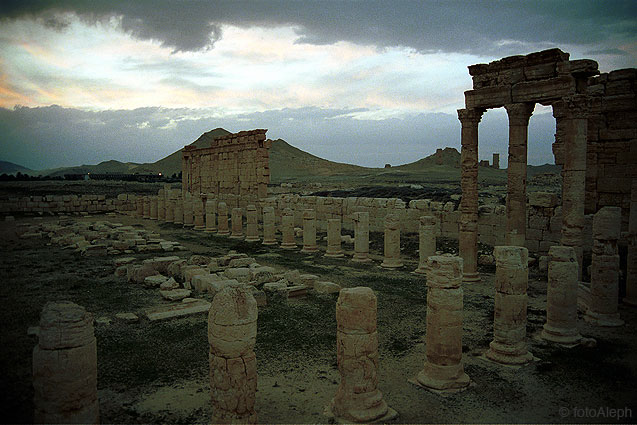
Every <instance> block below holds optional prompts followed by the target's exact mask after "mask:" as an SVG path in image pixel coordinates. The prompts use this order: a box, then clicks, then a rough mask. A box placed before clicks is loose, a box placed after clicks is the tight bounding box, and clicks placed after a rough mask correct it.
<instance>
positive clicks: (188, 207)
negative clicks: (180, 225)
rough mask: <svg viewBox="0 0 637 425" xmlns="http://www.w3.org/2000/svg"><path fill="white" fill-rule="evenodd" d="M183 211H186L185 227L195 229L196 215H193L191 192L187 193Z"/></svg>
mask: <svg viewBox="0 0 637 425" xmlns="http://www.w3.org/2000/svg"><path fill="white" fill-rule="evenodd" d="M183 211H184V227H193V226H194V225H195V223H194V213H193V196H192V194H191V193H190V192H186V193H185V194H184V198H183Z"/></svg>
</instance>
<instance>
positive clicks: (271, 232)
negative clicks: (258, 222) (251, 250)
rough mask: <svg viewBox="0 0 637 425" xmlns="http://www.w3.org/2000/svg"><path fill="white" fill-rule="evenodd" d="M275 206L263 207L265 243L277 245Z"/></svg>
mask: <svg viewBox="0 0 637 425" xmlns="http://www.w3.org/2000/svg"><path fill="white" fill-rule="evenodd" d="M274 219H275V217H274V207H263V245H276V237H275V234H276V226H275V222H274Z"/></svg>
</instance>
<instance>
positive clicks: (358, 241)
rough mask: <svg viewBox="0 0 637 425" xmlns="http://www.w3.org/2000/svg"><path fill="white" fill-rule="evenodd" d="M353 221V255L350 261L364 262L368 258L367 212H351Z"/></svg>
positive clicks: (368, 259)
mask: <svg viewBox="0 0 637 425" xmlns="http://www.w3.org/2000/svg"><path fill="white" fill-rule="evenodd" d="M352 220H353V221H354V256H353V257H352V261H355V262H357V263H365V262H368V261H371V259H370V258H369V213H368V212H356V213H354V214H352Z"/></svg>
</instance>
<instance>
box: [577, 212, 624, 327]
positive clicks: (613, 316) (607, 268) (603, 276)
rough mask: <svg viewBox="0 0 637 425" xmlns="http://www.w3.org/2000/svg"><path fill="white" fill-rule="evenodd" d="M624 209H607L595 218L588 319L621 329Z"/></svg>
mask: <svg viewBox="0 0 637 425" xmlns="http://www.w3.org/2000/svg"><path fill="white" fill-rule="evenodd" d="M621 214H622V210H621V208H620V207H604V208H602V209H600V210H599V211H597V213H596V214H595V216H594V217H593V255H592V259H591V298H590V305H589V306H588V311H587V312H586V315H585V316H584V318H585V319H586V321H587V322H591V323H593V324H596V325H599V326H621V325H623V324H624V321H623V320H621V319H620V318H619V312H618V311H617V304H618V303H619V301H618V296H619V253H618V251H617V241H618V240H619V235H620V230H621Z"/></svg>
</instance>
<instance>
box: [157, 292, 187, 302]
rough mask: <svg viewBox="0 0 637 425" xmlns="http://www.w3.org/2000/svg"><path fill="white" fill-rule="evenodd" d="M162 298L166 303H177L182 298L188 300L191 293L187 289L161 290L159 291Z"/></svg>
mask: <svg viewBox="0 0 637 425" xmlns="http://www.w3.org/2000/svg"><path fill="white" fill-rule="evenodd" d="M159 293H160V294H161V296H162V297H164V299H166V300H168V301H179V300H183V299H184V298H188V297H189V296H190V294H191V291H190V290H188V289H171V290H168V291H166V290H162V291H159Z"/></svg>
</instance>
